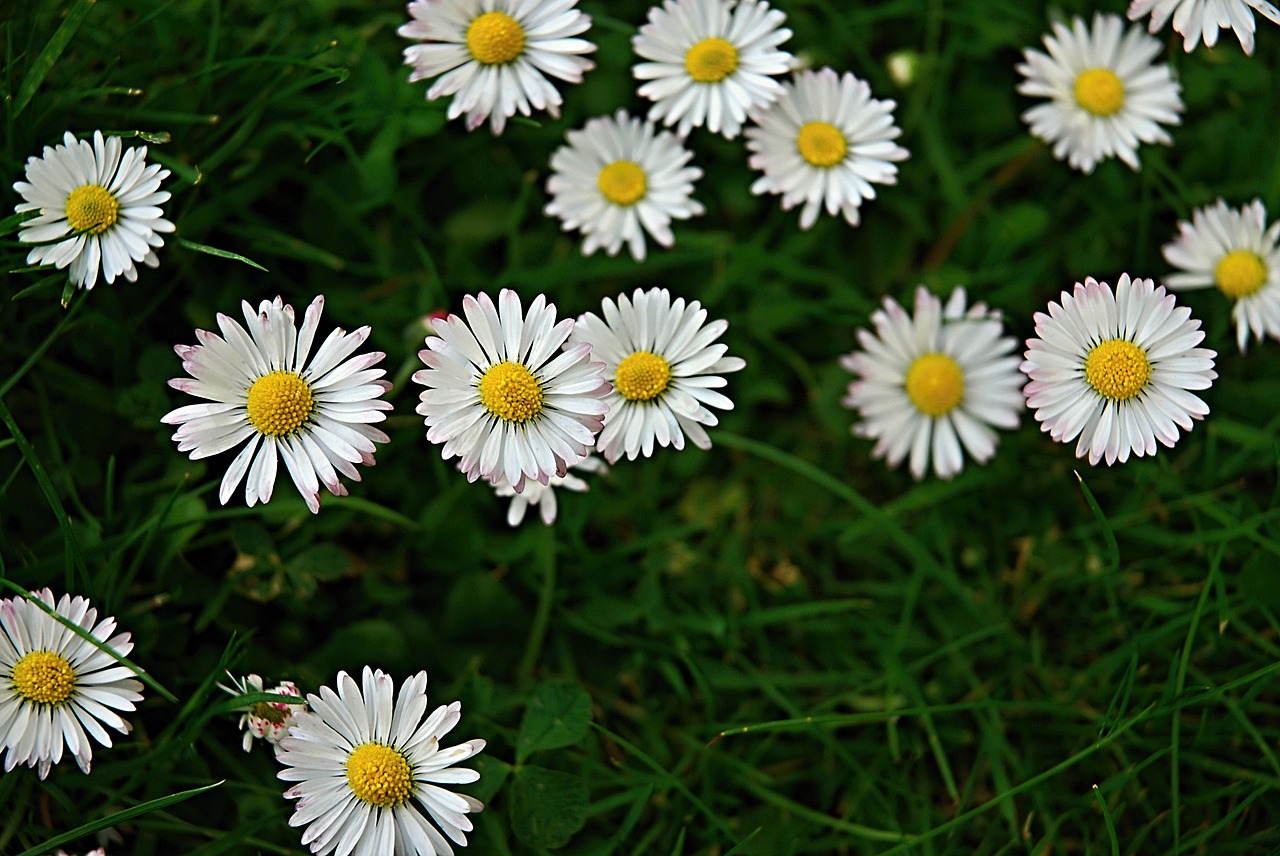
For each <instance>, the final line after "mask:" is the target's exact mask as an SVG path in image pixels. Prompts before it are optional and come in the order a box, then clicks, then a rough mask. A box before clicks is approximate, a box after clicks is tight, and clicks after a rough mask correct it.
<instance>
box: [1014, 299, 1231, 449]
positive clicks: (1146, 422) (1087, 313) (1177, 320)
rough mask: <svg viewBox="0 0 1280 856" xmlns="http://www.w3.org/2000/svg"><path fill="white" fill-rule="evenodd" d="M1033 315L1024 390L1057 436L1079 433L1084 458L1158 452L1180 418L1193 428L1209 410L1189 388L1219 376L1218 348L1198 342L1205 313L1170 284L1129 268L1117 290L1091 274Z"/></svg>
mask: <svg viewBox="0 0 1280 856" xmlns="http://www.w3.org/2000/svg"><path fill="white" fill-rule="evenodd" d="M1035 320H1036V336H1037V337H1039V338H1035V339H1028V340H1027V351H1026V353H1025V357H1026V360H1025V361H1024V362H1023V363H1022V371H1023V373H1025V374H1026V375H1027V377H1029V378H1030V379H1031V380H1030V382H1029V383H1028V384H1027V385H1026V387H1024V388H1023V394H1025V395H1026V397H1027V405H1028V406H1029V407H1031V408H1032V409H1034V410H1035V412H1036V420H1037V421H1038V422H1040V423H1041V425H1040V430H1041V431H1047V432H1048V433H1049V436H1051V437H1053V439H1055V440H1057V441H1058V442H1059V443H1069V442H1071V441H1072V440H1074V439H1075V438H1076V437H1077V436H1078V437H1079V438H1080V442H1079V443H1078V444H1077V445H1076V457H1078V458H1083V457H1085V456H1086V455H1088V456H1089V463H1090V464H1097V463H1098V461H1100V460H1102V459H1103V458H1105V459H1106V461H1107V465H1108V466H1110V465H1111V464H1114V463H1115V462H1116V461H1119V462H1120V463H1124V462H1125V461H1127V460H1129V455H1130V453H1132V454H1134V455H1136V456H1137V457H1142V456H1143V455H1154V454H1155V453H1156V441H1157V440H1159V441H1160V442H1161V443H1163V444H1164V445H1165V446H1168V447H1170V448H1172V447H1173V444H1174V443H1176V442H1177V441H1178V428H1179V426H1180V427H1181V428H1182V430H1184V431H1190V430H1191V427H1192V424H1193V420H1195V419H1203V418H1204V417H1205V416H1206V415H1207V414H1208V413H1209V406H1208V405H1207V404H1205V403H1204V402H1203V401H1201V400H1200V399H1199V398H1198V397H1197V396H1195V395H1193V394H1192V393H1191V392H1190V390H1201V389H1208V388H1209V386H1210V385H1211V384H1212V383H1213V379H1214V378H1216V377H1217V374H1216V373H1215V372H1214V371H1213V358H1214V357H1216V356H1217V354H1216V353H1215V352H1214V351H1210V350H1208V349H1207V348H1197V347H1195V346H1196V345H1198V344H1199V343H1200V342H1201V341H1202V340H1203V339H1204V332H1203V331H1201V330H1200V322H1199V321H1196V320H1194V319H1192V317H1191V310H1190V309H1188V308H1186V307H1185V306H1177V305H1176V304H1175V303H1174V300H1173V295H1171V294H1165V290H1164V286H1160V287H1159V288H1157V287H1156V285H1155V283H1154V282H1152V281H1151V280H1150V279H1135V280H1132V281H1130V279H1129V275H1128V274H1124V275H1122V276H1121V277H1120V279H1119V281H1118V282H1117V283H1116V288H1115V291H1114V292H1113V291H1112V290H1111V286H1109V285H1107V284H1106V283H1105V282H1101V283H1100V282H1097V281H1096V280H1094V279H1093V278H1092V277H1090V278H1088V279H1086V280H1085V281H1084V284H1083V285H1081V284H1080V283H1076V287H1075V291H1074V292H1073V293H1071V294H1068V293H1067V292H1065V291H1064V292H1062V295H1061V297H1059V303H1050V304H1049V314H1048V315H1046V314H1044V313H1043V312H1037V313H1036V316H1035Z"/></svg>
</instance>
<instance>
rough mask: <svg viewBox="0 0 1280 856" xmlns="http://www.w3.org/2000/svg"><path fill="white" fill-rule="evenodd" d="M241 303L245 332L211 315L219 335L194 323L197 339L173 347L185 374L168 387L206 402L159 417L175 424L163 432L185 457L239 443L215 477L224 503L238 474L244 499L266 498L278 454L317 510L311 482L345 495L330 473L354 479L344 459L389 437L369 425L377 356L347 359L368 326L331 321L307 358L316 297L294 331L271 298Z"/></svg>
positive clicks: (378, 392) (375, 400) (360, 456)
mask: <svg viewBox="0 0 1280 856" xmlns="http://www.w3.org/2000/svg"><path fill="white" fill-rule="evenodd" d="M241 308H242V309H243V311H244V320H245V323H246V325H247V326H248V328H249V332H247V333H246V332H245V328H244V327H241V326H240V324H239V323H238V322H236V321H235V319H233V318H230V317H228V316H226V315H223V314H222V313H218V327H219V329H221V330H222V336H219V335H217V334H216V333H210V332H208V331H207V330H197V331H196V338H197V339H199V340H200V344H198V345H177V346H176V347H175V348H174V350H175V351H177V352H178V356H180V357H182V367H183V368H184V369H186V371H187V373H188V374H190V375H191V378H174V379H173V380H171V381H169V386H171V387H173V388H174V389H178V390H181V391H183V392H188V393H190V394H192V395H194V396H196V397H197V398H205V399H208V400H209V401H211V402H213V403H211V404H189V405H187V406H186V407H179V408H178V409H177V410H174V411H172V412H170V413H167V414H165V416H164V417H163V418H162V419H161V420H160V421H161V422H165V423H167V424H169V425H178V426H180V427H179V428H178V430H177V431H175V432H174V434H173V439H174V440H176V441H177V443H178V451H180V452H188V451H189V452H191V459H192V460H193V461H194V460H198V459H200V458H207V457H210V456H211V455H216V454H218V453H220V452H225V451H227V450H228V449H231V448H232V447H234V446H238V445H240V444H241V443H244V442H245V441H246V440H247V441H248V443H247V444H246V445H245V447H244V448H243V449H241V450H240V454H238V455H236V457H235V460H233V461H232V462H231V466H229V467H227V473H226V475H225V476H223V478H222V487H221V488H220V489H219V491H218V500H219V501H220V502H222V503H223V504H224V505H225V504H226V502H227V500H228V499H230V498H231V494H232V493H234V492H235V489H236V488H237V487H238V486H239V484H240V482H241V481H242V480H244V479H245V474H246V473H248V480H247V481H246V482H245V494H244V496H245V502H247V503H248V504H249V505H250V506H252V505H253V504H254V503H256V502H259V501H261V502H267V501H268V500H270V499H271V492H272V490H273V489H274V487H275V483H276V467H277V456H279V458H282V459H283V460H284V465H285V468H286V469H288V471H289V475H290V476H291V477H292V478H293V483H294V484H295V485H296V486H297V488H298V492H299V493H301V494H302V498H303V499H304V500H306V503H307V508H309V509H311V511H312V512H313V513H314V512H316V511H319V510H320V485H321V484H323V485H324V486H325V487H326V488H328V490H329V492H330V493H331V494H333V495H334V496H346V495H347V489H346V487H345V486H344V485H343V484H342V482H341V481H339V479H338V474H339V473H341V474H342V475H344V476H347V477H348V478H350V479H352V480H353V481H360V473H359V472H358V471H357V470H356V468H355V466H354V464H364V465H366V466H373V463H374V461H373V453H374V450H375V449H376V447H375V446H374V443H386V442H387V441H388V440H389V439H390V438H389V437H387V435H386V434H384V433H382V432H381V431H379V430H378V429H377V428H374V427H373V426H372V425H371V424H370V423H373V422H381V421H383V420H384V419H386V418H387V417H386V414H384V413H383V412H382V411H384V410H390V409H391V405H390V403H388V402H385V401H381V400H380V398H381V396H382V394H383V393H385V392H386V391H387V390H389V389H391V384H390V383H388V382H387V381H385V380H380V378H381V377H382V376H383V375H384V374H386V371H385V370H383V369H374V368H370V367H371V366H373V365H376V364H377V363H379V362H381V361H382V358H383V357H385V356H386V354H384V353H382V352H381V351H372V352H370V353H367V354H361V355H359V356H355V357H352V356H351V354H352V353H353V352H354V351H355V349H356V348H358V347H360V345H361V344H362V343H363V342H364V340H365V339H367V338H369V328H368V327H361V328H360V329H359V330H356V331H355V332H354V333H347V332H345V331H344V330H343V329H342V328H340V327H339V328H337V329H335V330H334V331H333V332H332V333H330V334H329V336H328V338H326V339H325V340H324V342H323V343H321V345H320V347H319V348H318V349H317V350H316V353H315V356H314V357H312V358H311V360H310V361H309V362H308V360H307V358H308V357H309V356H310V355H311V346H312V343H313V342H314V340H315V336H316V330H317V328H319V326H320V313H321V312H322V311H324V296H323V295H321V296H319V297H317V298H316V299H315V300H313V301H311V305H310V306H308V307H307V311H306V315H305V317H304V319H303V322H302V329H301V330H298V329H297V328H295V326H294V323H293V321H294V313H293V307H292V306H289V305H287V304H285V303H284V301H283V300H281V299H280V298H279V297H277V298H276V299H275V301H274V302H273V301H268V300H264V301H262V303H260V304H259V305H258V310H257V311H256V312H255V311H254V309H253V307H252V306H251V305H250V304H249V303H248V301H244V302H242V303H241ZM348 358H349V359H348ZM192 378H194V379H192Z"/></svg>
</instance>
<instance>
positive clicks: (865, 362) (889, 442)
mask: <svg viewBox="0 0 1280 856" xmlns="http://www.w3.org/2000/svg"><path fill="white" fill-rule="evenodd" d="M965 299H966V298H965V291H964V289H963V288H956V289H955V290H954V291H953V292H952V293H951V297H950V298H948V300H947V304H946V306H945V307H944V306H943V305H942V301H940V300H939V299H938V298H937V297H936V296H934V295H933V294H930V293H929V290H928V289H926V288H925V287H924V286H923V285H922V286H920V287H918V288H917V289H916V296H915V312H914V314H912V315H908V314H907V312H906V310H905V309H903V308H902V307H901V306H899V305H898V303H897V301H895V300H893V299H892V298H889V297H886V298H885V299H884V308H883V309H880V310H877V311H876V312H874V313H873V314H872V316H871V322H872V324H874V325H875V332H874V333H873V332H870V331H867V330H859V331H858V343H859V344H860V345H861V346H862V349H861V350H859V351H854V352H853V353H851V354H846V355H845V356H844V357H842V358H841V359H840V365H841V366H843V367H844V368H845V369H846V370H848V371H849V372H851V373H852V374H855V375H857V376H858V379H857V380H855V381H853V382H852V383H850V384H849V394H848V396H847V397H846V398H845V399H844V402H843V404H844V406H845V407H848V408H851V409H855V410H857V411H858V415H859V416H860V417H861V418H862V421H861V422H859V423H857V424H856V425H854V427H853V433H854V434H855V435H857V436H859V437H868V438H870V439H873V440H875V441H876V446H875V449H874V450H873V451H872V456H873V457H877V458H885V460H886V461H887V463H888V464H889V466H891V467H896V466H897V465H898V464H900V463H902V461H903V459H904V458H906V457H907V456H908V455H910V461H911V462H910V470H911V475H913V476H914V477H915V478H917V479H921V478H924V474H925V471H926V470H927V469H928V468H929V461H930V459H932V460H933V471H934V472H935V473H937V474H938V477H939V478H944V479H949V478H952V477H953V476H955V475H957V474H958V473H960V471H961V470H963V469H964V453H965V452H968V454H969V456H970V457H971V458H973V459H974V460H975V461H977V462H978V463H980V464H985V463H986V462H987V461H989V460H991V458H992V457H993V456H994V455H995V453H996V444H997V443H998V442H999V437H998V435H997V434H996V432H995V431H993V430H992V427H996V428H1006V429H1013V428H1017V427H1018V417H1019V416H1020V415H1021V413H1022V410H1023V408H1024V407H1025V404H1024V402H1023V399H1022V393H1021V391H1020V387H1021V386H1022V381H1023V378H1022V375H1021V374H1020V373H1019V372H1018V362H1019V360H1018V357H1017V355H1016V354H1015V353H1014V350H1015V349H1016V348H1017V347H1018V343H1017V340H1015V339H1014V338H1013V337H1012V336H1005V335H1004V325H1003V324H1002V323H1001V320H1000V313H999V312H997V311H995V310H991V309H988V308H987V307H986V305H985V304H983V303H975V304H974V305H973V306H972V307H970V308H969V309H968V310H967V311H966V309H965Z"/></svg>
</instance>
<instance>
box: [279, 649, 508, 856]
mask: <svg viewBox="0 0 1280 856" xmlns="http://www.w3.org/2000/svg"><path fill="white" fill-rule="evenodd" d="M337 686H338V691H337V692H334V691H333V690H332V689H330V688H329V687H321V688H320V694H319V695H308V696H307V704H308V705H309V706H310V707H311V711H312V712H311V713H310V714H307V715H306V716H302V717H299V718H298V721H297V722H296V723H295V724H294V725H293V727H291V728H290V729H289V736H288V737H285V738H284V739H283V740H281V741H280V750H281V751H280V752H279V753H278V754H277V755H276V760H277V761H279V762H280V763H281V764H283V765H284V766H285V769H283V770H281V771H280V773H279V776H280V778H281V779H283V780H285V781H287V782H297V784H296V785H294V786H293V787H291V788H289V789H288V790H287V791H285V794H284V795H285V798H287V799H296V800H297V801H298V803H297V806H296V807H295V809H294V812H293V817H291V818H290V819H289V825H290V826H305V827H306V831H305V832H303V834H302V843H303V845H305V846H306V847H308V848H309V849H310V850H311V852H312V853H317V854H322V855H323V854H327V853H332V852H334V851H335V850H336V851H337V852H339V853H344V854H346V853H352V852H355V853H360V854H365V853H368V854H375V853H376V854H379V856H383V854H387V856H390V854H393V853H394V854H409V853H414V854H425V853H435V854H440V856H445V854H452V853H453V849H452V848H451V847H450V846H449V842H448V841H446V840H445V836H446V835H447V836H448V837H449V840H451V841H453V842H454V843H455V844H458V845H460V846H463V847H465V846H466V844H467V836H466V833H468V832H470V831H471V830H472V828H473V827H472V824H471V820H470V818H468V817H467V815H468V814H471V813H473V812H478V811H480V810H481V809H483V808H484V805H483V804H482V803H481V802H480V801H479V800H477V799H474V798H472V797H469V796H466V795H463V794H456V793H454V792H453V791H451V790H449V789H448V788H446V787H441V785H455V784H466V783H469V782H474V781H476V780H477V779H479V778H480V774H479V773H477V772H476V771H475V770H471V769H468V768H466V767H456V766H454V765H455V764H459V763H461V762H463V761H466V760H467V759H468V758H471V757H472V756H474V755H476V754H477V753H479V752H480V751H481V750H482V749H484V746H485V742H484V741H483V740H468V741H467V742H465V743H460V744H458V745H457V746H450V747H449V748H441V746H440V741H441V740H442V739H443V738H444V736H445V735H446V734H448V733H449V732H450V731H452V730H453V727H454V726H455V725H457V724H458V721H459V720H460V719H461V718H462V705H461V704H460V703H458V702H456V701H455V702H453V703H452V704H449V705H442V706H441V707H438V708H436V709H435V710H434V711H433V712H432V713H431V715H430V716H428V717H426V719H425V720H424V719H423V714H425V713H426V711H427V673H426V672H418V674H416V675H414V676H413V677H411V678H409V680H407V681H405V682H404V683H403V684H402V685H401V686H400V693H399V696H398V697H394V696H395V682H394V681H393V680H392V679H391V677H390V676H389V675H387V674H385V673H384V672H383V671H382V670H381V669H378V670H376V671H375V670H373V669H371V668H369V667H368V666H365V667H364V672H363V675H362V678H361V683H360V684H357V683H356V681H355V679H354V678H353V677H351V676H350V675H348V674H347V673H346V672H339V673H338V680H337ZM415 804H416V805H415ZM420 809H424V810H425V811H426V814H427V815H429V816H430V818H431V820H434V821H435V823H436V824H437V825H438V826H439V827H440V829H439V830H437V829H436V827H435V826H432V824H431V822H430V821H429V820H428V819H427V817H424V816H423V814H422V811H421V810H420ZM440 830H443V832H444V835H441V834H440Z"/></svg>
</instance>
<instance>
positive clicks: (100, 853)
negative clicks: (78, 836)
mask: <svg viewBox="0 0 1280 856" xmlns="http://www.w3.org/2000/svg"><path fill="white" fill-rule="evenodd" d="M58 856H71V854H70V853H68V852H67V851H65V850H59V851H58ZM84 856H107V851H106V849H105V848H103V847H99V848H98V849H97V850H90V851H89V852H88V853H86V854H84Z"/></svg>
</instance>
